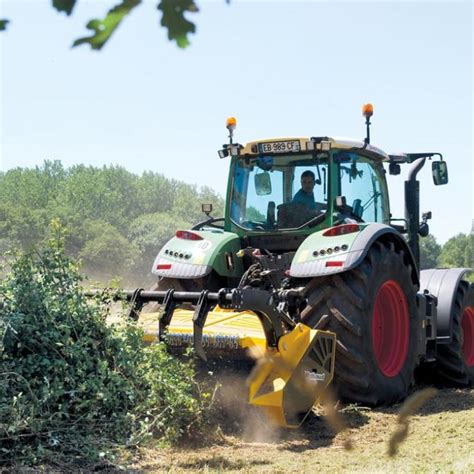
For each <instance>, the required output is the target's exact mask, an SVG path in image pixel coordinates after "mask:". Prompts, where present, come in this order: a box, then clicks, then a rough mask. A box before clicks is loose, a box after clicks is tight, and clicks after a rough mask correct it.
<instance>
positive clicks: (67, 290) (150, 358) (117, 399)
mask: <svg viewBox="0 0 474 474" xmlns="http://www.w3.org/2000/svg"><path fill="white" fill-rule="evenodd" d="M63 243H64V238H63V234H62V231H61V229H60V228H59V227H58V225H56V226H55V235H54V237H53V238H51V239H50V240H49V242H48V245H47V246H46V248H45V249H44V250H43V251H41V252H36V253H17V254H15V256H14V257H13V258H12V260H11V262H9V265H10V271H9V274H8V275H7V277H6V278H5V279H4V280H3V281H1V282H0V464H4V465H5V464H7V465H8V464H10V465H12V464H15V465H21V464H25V465H31V464H38V463H53V464H54V463H61V462H67V463H71V462H76V461H77V462H83V461H84V460H87V461H89V462H93V461H94V460H98V459H104V458H105V459H110V458H113V455H114V452H115V450H116V448H117V446H137V445H139V444H142V443H144V442H147V441H148V440H150V439H159V440H160V441H161V442H168V443H169V442H171V441H175V440H177V439H179V438H181V437H184V436H192V435H193V434H197V433H199V431H200V429H201V428H202V426H203V424H204V423H205V421H206V410H207V404H208V398H207V397H206V396H203V395H202V394H200V393H199V390H198V388H199V387H198V386H197V385H196V383H195V381H194V380H195V373H194V369H193V366H192V364H191V362H190V361H187V362H186V361H185V362H183V361H179V360H177V359H176V358H174V357H172V356H170V355H169V354H168V353H167V351H166V348H165V347H164V346H163V345H160V344H157V345H150V346H145V345H144V344H143V342H142V332H141V330H140V329H139V327H137V325H135V324H134V323H132V322H130V321H124V322H123V324H120V325H113V326H112V325H109V324H107V323H106V318H107V315H108V313H109V308H110V304H109V303H110V295H107V294H106V293H104V294H103V295H102V296H101V297H97V298H95V299H93V300H91V299H90V298H86V297H85V296H84V291H83V288H82V287H81V284H82V283H81V276H80V273H79V271H78V267H77V264H76V263H75V262H73V261H72V260H70V259H69V258H67V257H66V256H65V254H64V249H63Z"/></svg>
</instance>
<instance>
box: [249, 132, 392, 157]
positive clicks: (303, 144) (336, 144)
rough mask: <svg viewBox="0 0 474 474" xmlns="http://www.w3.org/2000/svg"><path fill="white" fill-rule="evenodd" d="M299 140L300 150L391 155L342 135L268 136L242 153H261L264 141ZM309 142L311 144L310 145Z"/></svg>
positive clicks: (373, 155)
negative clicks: (354, 151) (308, 136)
mask: <svg viewBox="0 0 474 474" xmlns="http://www.w3.org/2000/svg"><path fill="white" fill-rule="evenodd" d="M296 141H299V144H300V146H299V150H298V149H297V150H296V151H305V150H313V149H315V148H316V149H317V150H328V149H329V148H342V149H345V150H365V151H366V152H367V154H368V155H369V156H370V157H371V158H374V159H378V160H380V161H390V157H389V155H388V154H387V153H385V152H384V151H383V150H381V149H380V148H377V147H375V146H373V145H370V144H366V143H365V142H363V141H361V140H353V139H350V138H342V137H311V138H307V137H291V138H289V137H285V138H266V139H264V140H254V141H251V142H248V143H247V144H246V145H245V146H244V147H243V148H242V149H241V150H240V155H256V154H260V150H261V147H260V146H259V145H261V144H263V143H283V142H296ZM308 144H309V145H308Z"/></svg>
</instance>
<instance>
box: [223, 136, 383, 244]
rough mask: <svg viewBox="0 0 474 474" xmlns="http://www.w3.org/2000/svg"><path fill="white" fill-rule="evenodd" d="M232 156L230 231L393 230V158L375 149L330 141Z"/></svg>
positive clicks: (261, 146) (238, 151)
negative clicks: (389, 178) (345, 226)
mask: <svg viewBox="0 0 474 474" xmlns="http://www.w3.org/2000/svg"><path fill="white" fill-rule="evenodd" d="M229 148H230V150H231V151H232V152H233V154H232V158H231V166H230V174H229V186H228V193H227V209H226V230H229V231H231V232H235V233H238V234H240V235H244V234H245V235H248V234H274V233H281V232H290V231H291V232H296V233H300V234H309V233H312V232H314V231H315V230H319V229H323V228H327V227H331V226H333V225H337V224H340V223H344V222H353V223H358V222H380V223H388V220H389V202H388V192H387V186H386V182H385V172H384V169H383V165H382V162H383V161H386V160H388V156H386V155H385V154H384V153H383V152H381V151H380V150H377V149H376V148H375V147H372V146H370V145H368V146H367V145H365V144H364V143H363V142H356V141H347V140H337V139H333V138H328V137H324V138H310V139H308V138H292V139H274V140H264V141H259V142H251V143H248V144H247V145H245V146H240V145H232V146H230V147H228V148H227V149H229ZM234 153H235V154H234Z"/></svg>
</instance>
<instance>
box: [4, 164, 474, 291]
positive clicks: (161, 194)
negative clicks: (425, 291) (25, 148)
mask: <svg viewBox="0 0 474 474" xmlns="http://www.w3.org/2000/svg"><path fill="white" fill-rule="evenodd" d="M203 202H211V203H212V204H213V205H214V208H215V211H214V213H213V214H214V215H215V216H222V215H223V200H222V198H221V197H220V196H219V195H218V194H216V193H215V192H214V191H213V190H212V189H210V188H208V187H202V188H198V187H196V186H193V185H189V184H185V183H183V182H180V181H177V180H172V179H167V178H165V177H164V176H163V175H160V174H157V173H152V172H144V173H143V174H142V175H141V176H137V175H135V174H133V173H130V172H129V171H127V170H125V169H124V168H122V167H119V166H104V167H102V168H97V167H93V166H85V165H76V166H73V167H71V168H68V169H65V168H64V167H63V165H62V164H61V163H60V162H59V161H45V162H44V164H43V165H42V166H40V167H36V168H34V169H30V168H16V169H12V170H9V171H7V172H3V173H0V255H2V254H4V253H5V252H6V251H7V250H9V249H11V248H14V247H19V248H22V249H25V250H26V249H29V248H30V247H32V246H35V245H38V244H39V243H40V242H41V241H42V240H43V239H45V237H46V236H47V232H48V226H49V224H50V222H51V220H52V219H54V218H59V219H60V220H61V222H62V223H63V225H65V226H66V227H67V228H68V229H69V235H68V237H67V240H66V250H67V252H68V254H69V255H70V256H72V257H74V258H79V259H81V260H82V262H83V270H84V272H85V273H87V274H88V275H89V276H90V277H91V278H92V279H100V280H108V279H110V278H113V277H116V276H118V277H121V278H122V279H123V280H124V283H125V284H130V285H132V284H140V285H143V284H144V282H146V281H147V280H148V281H149V282H151V281H152V279H153V278H152V276H151V274H150V270H151V265H152V263H153V260H154V258H155V256H156V254H157V252H158V250H159V249H160V248H161V247H162V246H163V245H164V244H165V243H166V241H167V240H168V239H170V238H171V237H172V236H173V234H174V232H175V231H176V229H180V228H189V227H190V226H191V225H192V224H194V223H196V222H198V221H200V220H203V218H204V216H203V214H202V212H201V203H203ZM420 242H421V268H422V269H424V268H433V267H436V266H441V267H474V262H473V259H474V233H473V232H471V233H470V234H469V235H465V234H459V235H457V236H455V237H452V238H451V239H449V240H448V241H447V242H446V243H445V244H444V245H440V244H438V243H437V242H436V238H435V237H434V236H432V235H429V236H428V237H426V238H421V239H420Z"/></svg>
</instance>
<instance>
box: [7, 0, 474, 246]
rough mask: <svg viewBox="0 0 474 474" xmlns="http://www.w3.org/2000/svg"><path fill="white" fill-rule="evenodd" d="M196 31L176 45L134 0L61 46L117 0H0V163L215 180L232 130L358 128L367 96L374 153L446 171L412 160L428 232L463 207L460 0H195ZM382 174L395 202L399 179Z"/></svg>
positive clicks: (465, 95) (246, 135)
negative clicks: (104, 36) (100, 40)
mask: <svg viewBox="0 0 474 474" xmlns="http://www.w3.org/2000/svg"><path fill="white" fill-rule="evenodd" d="M196 2H197V4H198V6H199V8H200V11H199V13H197V14H189V15H188V18H189V19H192V21H193V22H195V23H196V27H197V31H196V34H195V35H191V36H190V40H191V45H190V46H189V47H188V48H187V49H185V50H181V49H179V48H178V47H177V46H176V45H175V44H174V43H171V42H169V41H168V40H167V37H166V34H167V33H166V30H164V29H163V28H161V27H160V25H159V21H160V19H161V17H160V15H161V14H160V12H158V11H157V10H156V5H157V3H158V1H157V0H154V1H149V0H148V1H147V0H146V1H144V4H143V5H142V6H140V7H138V8H137V9H135V10H134V11H133V12H132V13H131V15H130V16H129V17H127V18H126V19H125V21H124V22H123V24H122V25H121V26H120V28H119V29H118V30H117V31H116V32H115V34H114V35H113V36H112V38H111V40H110V41H109V43H108V44H106V46H105V47H104V49H103V50H102V51H101V52H96V51H92V50H91V49H90V48H89V47H88V46H87V45H84V46H81V47H78V48H71V47H70V46H71V44H72V42H73V40H75V39H77V38H79V37H82V36H85V35H87V33H88V32H87V30H86V28H85V24H86V23H87V21H88V20H89V19H91V18H102V17H104V16H105V14H106V12H107V10H108V9H109V8H110V7H111V6H113V5H114V4H115V3H118V0H94V1H85V0H78V4H77V6H76V9H75V11H74V13H73V15H72V16H70V17H67V16H65V15H64V14H59V13H57V12H56V11H55V10H54V9H53V8H52V7H51V5H50V4H51V2H50V1H46V0H30V1H22V0H0V7H1V8H0V18H9V19H10V20H11V23H10V24H9V27H8V31H7V32H3V33H0V54H1V60H0V103H1V115H0V132H1V136H0V171H7V170H8V169H11V168H14V167H18V166H20V167H34V166H40V165H41V164H42V163H43V161H44V160H45V159H49V160H60V161H61V162H62V163H63V164H64V165H65V166H67V167H69V166H72V165H74V164H78V163H85V164H90V165H94V166H102V165H112V164H116V165H121V166H123V167H125V168H126V169H128V170H130V171H132V172H134V173H142V172H143V171H145V170H150V171H154V172H158V173H162V174H164V175H165V176H167V177H169V178H175V179H180V180H182V181H185V182H188V183H195V184H197V185H198V186H202V185H206V186H210V187H212V188H214V189H215V190H216V191H218V192H219V193H221V194H224V192H225V189H226V180H227V173H228V166H229V161H228V160H225V159H224V160H220V159H219V158H218V155H217V150H218V149H219V148H221V146H222V144H223V143H226V142H227V130H226V129H225V120H226V118H227V117H229V116H235V117H236V118H237V130H236V132H235V137H236V140H237V141H238V142H240V143H245V142H248V141H251V140H254V139H258V138H260V139H263V138H272V137H290V136H298V137H299V136H308V137H310V136H342V137H351V138H355V139H363V138H364V136H365V125H364V119H363V117H362V115H361V106H362V104H364V103H366V102H371V103H373V104H374V109H375V112H374V116H373V117H372V124H373V125H372V129H371V142H372V144H374V145H376V146H378V147H380V148H382V149H383V150H384V151H386V152H387V153H394V152H424V151H436V152H441V153H442V154H443V156H444V158H445V160H446V161H447V162H448V167H449V184H448V185H446V186H439V187H435V186H434V185H433V182H432V179H431V172H430V165H429V163H428V165H427V166H425V168H424V169H423V170H422V171H421V172H420V173H419V175H418V176H419V179H420V182H421V211H428V210H431V211H432V212H433V219H432V221H430V228H431V233H432V234H433V235H434V236H435V237H436V238H437V239H438V241H439V242H441V243H443V242H445V241H446V240H447V239H448V238H449V237H451V236H453V235H456V234H457V233H459V232H463V233H468V232H470V230H471V225H472V219H473V208H474V204H473V191H472V187H473V171H474V169H473V147H472V132H473V90H472V89H473V74H472V64H473V54H472V53H473V37H472V31H473V4H472V2H471V1H456V0H450V1H445V2H441V1H420V2H411V1H397V2H387V1H383V0H379V1H377V2H369V1H367V2H361V1H345V2H340V1H335V0H332V1H260V2H257V1H243V0H232V1H231V2H230V4H226V2H225V1H224V0H215V1H203V0H196ZM406 174H407V169H406V168H404V169H403V170H402V174H401V175H400V176H395V177H389V187H390V191H391V193H390V194H391V208H392V215H393V217H403V213H404V205H403V181H404V179H405V177H406Z"/></svg>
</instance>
